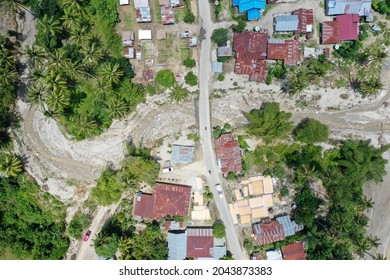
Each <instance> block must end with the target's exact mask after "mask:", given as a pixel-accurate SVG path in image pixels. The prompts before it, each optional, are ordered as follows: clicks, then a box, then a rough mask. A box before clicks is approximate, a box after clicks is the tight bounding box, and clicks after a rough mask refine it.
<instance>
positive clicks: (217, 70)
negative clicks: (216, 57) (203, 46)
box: [211, 61, 223, 73]
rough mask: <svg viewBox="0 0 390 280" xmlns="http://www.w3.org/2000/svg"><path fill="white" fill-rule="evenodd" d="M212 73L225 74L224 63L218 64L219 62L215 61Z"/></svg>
mask: <svg viewBox="0 0 390 280" xmlns="http://www.w3.org/2000/svg"><path fill="white" fill-rule="evenodd" d="M211 72H213V73H222V72H223V63H222V62H218V61H213V64H212V69H211Z"/></svg>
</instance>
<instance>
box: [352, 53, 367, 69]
mask: <svg viewBox="0 0 390 280" xmlns="http://www.w3.org/2000/svg"><path fill="white" fill-rule="evenodd" d="M355 59H356V62H357V63H358V65H360V66H367V64H368V62H369V61H370V54H368V53H367V52H366V51H364V52H361V53H358V54H357V55H356V58H355Z"/></svg>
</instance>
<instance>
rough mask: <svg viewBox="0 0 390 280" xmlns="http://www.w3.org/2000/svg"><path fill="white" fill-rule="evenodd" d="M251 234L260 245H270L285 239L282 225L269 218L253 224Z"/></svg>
mask: <svg viewBox="0 0 390 280" xmlns="http://www.w3.org/2000/svg"><path fill="white" fill-rule="evenodd" d="M253 233H254V235H255V237H256V240H257V242H258V243H259V244H260V245H264V244H271V243H274V242H277V241H281V240H283V239H284V238H285V235H284V232H283V227H282V225H281V224H280V223H279V222H278V221H277V220H270V219H269V218H266V219H264V220H262V221H261V222H260V223H256V224H254V225H253Z"/></svg>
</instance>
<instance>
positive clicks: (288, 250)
mask: <svg viewBox="0 0 390 280" xmlns="http://www.w3.org/2000/svg"><path fill="white" fill-rule="evenodd" d="M282 252H283V259H284V260H306V253H305V250H304V244H303V242H297V243H294V244H289V245H286V246H284V247H283V248H282Z"/></svg>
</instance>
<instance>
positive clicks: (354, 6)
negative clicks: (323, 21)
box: [326, 0, 374, 21]
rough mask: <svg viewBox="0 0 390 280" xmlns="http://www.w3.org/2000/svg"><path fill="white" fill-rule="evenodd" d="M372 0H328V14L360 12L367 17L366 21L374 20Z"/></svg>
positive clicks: (361, 15)
mask: <svg viewBox="0 0 390 280" xmlns="http://www.w3.org/2000/svg"><path fill="white" fill-rule="evenodd" d="M371 2H372V0H326V14H327V15H329V16H333V15H344V14H358V15H359V17H366V21H373V19H374V16H373V11H372V8H371V4H372V3H371Z"/></svg>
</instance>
